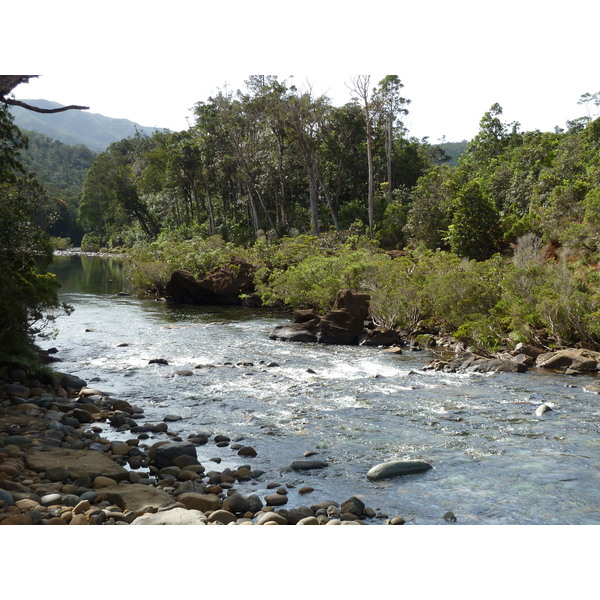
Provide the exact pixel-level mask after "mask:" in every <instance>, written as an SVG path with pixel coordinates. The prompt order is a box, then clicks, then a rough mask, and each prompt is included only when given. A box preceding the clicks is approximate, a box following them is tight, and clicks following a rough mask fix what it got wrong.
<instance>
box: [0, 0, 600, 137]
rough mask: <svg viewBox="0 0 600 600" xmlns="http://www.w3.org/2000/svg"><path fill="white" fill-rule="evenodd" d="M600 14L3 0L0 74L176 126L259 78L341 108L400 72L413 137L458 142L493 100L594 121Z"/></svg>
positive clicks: (559, 5) (467, 4) (544, 5)
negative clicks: (307, 87)
mask: <svg viewBox="0 0 600 600" xmlns="http://www.w3.org/2000/svg"><path fill="white" fill-rule="evenodd" d="M288 6H293V7H294V8H288ZM597 12H598V10H597V9H596V8H595V3H594V2H593V1H590V0H586V1H582V0H570V1H569V2H565V1H563V2H554V1H553V0H546V1H545V2H542V1H538V0H533V1H528V0H521V1H520V2H515V1H513V0H506V1H504V2H497V1H494V2H488V1H487V0H479V1H478V2H475V1H466V0H454V1H448V0H445V1H439V0H430V1H426V0H419V1H418V2H417V1H414V2H404V1H396V2H394V1H393V0H386V1H381V0H368V1H364V2H356V1H354V0H346V1H344V2H341V1H337V0H318V1H314V0H304V1H303V2H298V3H294V4H293V5H292V4H291V3H287V2H283V1H282V0H280V1H278V2H277V1H273V0H254V1H252V0H228V1H227V2H224V1H223V2H210V3H209V2H206V1H204V0H171V1H170V2H160V3H159V2H155V1H153V0H143V1H141V0H120V1H119V2H115V1H114V0H103V1H102V2H96V1H94V0H88V1H86V2H81V1H61V0H57V1H54V2H38V1H35V0H33V1H30V2H26V3H13V4H12V5H10V4H8V5H6V6H4V7H3V16H4V17H5V18H4V19H3V20H4V21H5V22H6V23H15V24H18V26H15V27H13V28H12V29H11V31H10V32H9V33H8V36H6V35H4V36H3V38H4V39H3V48H4V50H3V52H2V57H1V58H0V70H1V71H2V72H5V73H11V74H13V73H17V72H20V73H28V74H39V75H41V77H40V78H39V79H38V80H34V81H32V82H31V83H29V84H28V85H21V86H19V88H17V90H16V97H17V98H45V99H47V100H54V101H57V102H60V103H62V104H72V103H74V104H84V105H86V106H89V107H90V112H95V113H101V114H104V115H107V116H110V117H123V118H127V119H130V120H132V121H135V122H137V123H139V124H141V125H147V126H158V127H167V128H169V129H173V130H177V129H182V128H185V127H186V126H187V124H186V119H187V118H189V117H190V116H191V115H190V108H191V107H192V106H193V105H194V104H195V103H196V102H197V101H201V100H206V99H207V98H208V97H209V96H210V95H213V94H215V93H216V92H217V91H218V89H219V88H224V87H225V86H226V85H227V86H228V87H229V88H230V89H238V88H240V87H242V86H243V82H244V80H245V79H246V78H247V77H248V76H249V75H251V74H272V75H278V76H279V77H280V79H282V80H283V79H285V80H287V81H289V82H292V81H293V82H294V83H296V85H299V86H300V85H302V84H304V83H305V82H306V81H309V82H310V83H311V84H312V87H313V91H314V92H316V93H326V94H327V95H329V96H330V97H331V98H332V100H333V101H334V102H335V103H336V104H342V103H344V102H346V101H348V100H349V99H350V96H349V91H348V89H347V87H346V84H347V83H349V82H350V78H351V77H352V76H354V75H357V74H371V76H372V82H373V83H376V82H377V81H378V80H379V79H381V78H382V77H383V76H384V75H386V74H396V75H398V76H399V77H400V79H401V80H402V82H403V83H404V86H405V87H404V89H403V92H404V95H405V97H407V98H409V99H411V101H412V102H411V105H410V107H409V108H410V114H409V116H408V118H407V119H406V124H407V126H408V128H409V132H410V134H411V135H413V136H415V137H418V138H421V137H424V136H428V137H429V138H430V141H432V142H436V141H438V140H439V139H440V138H441V137H442V136H445V137H446V139H447V140H448V141H455V140H461V139H464V138H470V137H471V136H473V135H474V134H475V133H476V132H477V129H478V124H479V120H480V118H481V117H482V115H483V114H484V113H485V112H486V111H487V110H488V109H489V108H490V107H491V105H492V104H494V103H495V102H498V103H499V104H500V105H501V106H502V107H503V109H504V120H505V121H507V122H513V121H519V122H520V123H521V125H522V129H525V130H530V129H542V130H552V129H553V128H554V127H555V126H560V127H563V126H564V125H565V122H566V121H567V120H568V119H573V118H577V117H579V116H583V115H584V114H585V110H584V108H583V107H582V106H579V105H578V104H577V101H578V100H579V98H580V96H581V95H582V94H583V93H585V92H592V93H593V92H597V91H599V90H600V77H599V75H600V73H599V71H598V68H597V60H598V52H597V19H596V18H595V17H596V13H597ZM6 15H8V18H6ZM7 48H9V49H10V51H9V52H6V49H7ZM291 75H293V78H290V76H291Z"/></svg>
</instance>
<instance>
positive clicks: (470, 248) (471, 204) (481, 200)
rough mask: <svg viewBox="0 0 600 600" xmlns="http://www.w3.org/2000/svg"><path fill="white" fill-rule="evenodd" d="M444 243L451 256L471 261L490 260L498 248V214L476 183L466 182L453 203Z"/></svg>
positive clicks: (475, 181)
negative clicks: (446, 242)
mask: <svg viewBox="0 0 600 600" xmlns="http://www.w3.org/2000/svg"><path fill="white" fill-rule="evenodd" d="M452 210H453V216H452V223H451V225H450V227H449V228H448V231H449V233H448V241H449V242H450V248H451V249H452V252H455V253H456V254H458V255H459V256H463V257H467V258H472V259H475V260H485V259H487V258H490V256H491V255H492V254H493V252H494V251H495V250H496V249H497V247H498V239H499V232H498V220H499V218H498V213H497V211H496V209H495V208H494V206H493V204H492V203H491V202H490V200H489V198H488V197H487V196H486V195H485V194H484V192H483V191H482V189H481V185H480V183H479V182H478V181H477V180H473V181H469V182H468V183H467V184H466V185H464V186H463V187H462V188H461V189H460V190H459V191H458V194H457V195H456V197H455V198H454V202H453V207H452Z"/></svg>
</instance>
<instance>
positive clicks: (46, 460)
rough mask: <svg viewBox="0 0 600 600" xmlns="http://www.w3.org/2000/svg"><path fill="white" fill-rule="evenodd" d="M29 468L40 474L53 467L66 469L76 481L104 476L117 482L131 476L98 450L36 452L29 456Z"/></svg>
mask: <svg viewBox="0 0 600 600" xmlns="http://www.w3.org/2000/svg"><path fill="white" fill-rule="evenodd" d="M27 466H28V467H29V468H30V469H32V470H34V471H40V472H45V471H47V470H48V469H50V468H53V467H64V468H65V469H68V471H69V474H70V476H71V477H72V478H74V479H76V478H78V477H87V476H89V477H92V478H93V477H96V476H98V475H104V476H106V477H110V478H112V479H114V480H115V481H122V480H125V479H127V478H128V476H129V473H128V471H127V469H124V468H123V467H122V466H120V465H118V464H117V463H116V462H114V461H113V460H112V459H111V458H109V457H108V456H106V455H105V454H103V453H101V452H98V451H96V450H73V449H70V448H51V449H49V450H45V451H42V450H40V451H34V452H30V453H29V454H28V455H27Z"/></svg>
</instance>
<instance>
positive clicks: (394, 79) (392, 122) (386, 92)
mask: <svg viewBox="0 0 600 600" xmlns="http://www.w3.org/2000/svg"><path fill="white" fill-rule="evenodd" d="M403 87H404V84H403V83H402V82H401V81H400V79H399V77H398V75H386V76H385V77H384V78H383V79H382V80H381V81H380V82H379V89H378V91H377V93H378V94H379V97H380V109H381V113H382V117H383V119H382V120H383V123H384V126H385V155H386V166H387V189H386V195H387V201H388V203H390V202H391V201H392V190H393V187H394V185H393V181H392V156H393V146H394V140H395V132H396V130H397V129H399V130H400V131H401V132H402V130H403V127H404V126H403V124H402V122H401V121H399V119H400V116H401V115H407V114H408V109H407V108H406V107H407V106H408V104H410V100H407V99H406V98H403V97H402V96H401V95H400V91H401V90H402V88H403Z"/></svg>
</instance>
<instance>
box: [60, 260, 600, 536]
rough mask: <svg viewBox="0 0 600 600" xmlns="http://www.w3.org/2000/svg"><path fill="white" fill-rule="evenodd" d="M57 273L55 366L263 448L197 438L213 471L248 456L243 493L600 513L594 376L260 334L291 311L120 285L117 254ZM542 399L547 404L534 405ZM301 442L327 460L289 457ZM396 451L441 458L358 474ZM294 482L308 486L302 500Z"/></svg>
mask: <svg viewBox="0 0 600 600" xmlns="http://www.w3.org/2000/svg"><path fill="white" fill-rule="evenodd" d="M53 270H54V272H55V273H56V274H57V276H58V278H59V280H60V281H61V282H62V286H63V287H62V297H63V300H65V301H67V302H68V303H70V304H71V305H72V306H73V307H74V308H75V310H74V312H73V313H72V314H71V315H70V316H68V317H60V318H59V319H58V321H57V326H58V328H59V334H58V337H57V339H56V340H54V341H52V342H51V344H52V345H55V346H56V347H57V348H58V349H59V351H60V354H59V356H60V357H61V359H62V363H57V364H56V368H58V369H60V370H64V371H66V372H70V373H73V374H75V375H78V376H80V377H82V378H83V379H85V380H86V381H88V382H89V383H90V385H93V386H94V387H97V388H100V389H102V390H103V391H105V392H107V393H109V394H110V395H112V396H115V397H119V398H123V399H126V400H128V401H130V402H131V403H133V404H135V405H137V406H141V407H142V408H143V409H144V412H145V419H144V421H143V422H158V421H161V420H162V419H163V417H164V416H165V415H167V414H176V415H180V416H182V417H183V419H182V420H181V421H178V422H175V423H172V424H170V430H171V431H174V432H176V433H178V434H179V435H180V436H181V437H182V438H183V439H185V438H187V436H188V435H189V434H190V433H194V432H197V431H200V430H205V431H206V430H207V431H210V432H212V433H214V434H225V435H229V436H230V437H231V438H232V439H236V438H242V437H243V439H244V442H243V443H244V444H248V445H251V446H253V447H254V448H255V449H256V450H257V452H258V456H257V457H256V458H254V459H247V458H240V457H238V456H237V455H236V453H235V452H234V451H232V450H231V449H229V448H217V447H216V446H215V445H214V443H213V442H211V441H209V443H208V444H207V445H205V446H199V447H198V458H199V459H200V460H201V462H203V464H205V466H207V470H211V466H210V465H211V464H213V463H210V462H205V461H209V459H210V458H213V457H220V458H221V459H222V462H221V463H220V465H214V467H212V468H214V470H222V469H223V468H225V467H235V466H238V465H240V464H248V463H251V464H253V465H256V468H260V469H262V470H264V471H265V472H266V474H265V475H264V476H263V477H262V478H261V480H260V482H259V483H258V484H257V483H256V482H254V484H253V483H250V482H249V483H245V484H241V485H240V487H239V488H238V489H239V491H240V492H241V493H244V494H250V493H257V494H259V495H261V496H264V494H265V493H266V484H267V483H269V482H272V481H279V482H281V483H282V484H292V485H296V487H295V488H292V489H290V493H289V497H290V503H289V506H290V507H291V506H298V505H301V504H313V503H315V502H318V501H321V500H329V499H334V500H337V501H343V500H345V499H346V498H348V497H349V496H352V495H358V496H360V497H361V498H363V500H364V502H365V503H366V505H367V506H370V507H372V508H374V509H377V508H380V509H381V510H382V511H383V512H386V513H387V514H389V515H390V516H393V515H398V514H399V515H402V516H403V517H404V518H405V519H406V520H407V522H410V523H415V524H440V523H444V520H443V518H442V516H443V515H444V514H445V513H446V512H447V511H449V510H452V511H453V512H454V513H455V514H456V516H457V518H458V522H459V523H462V524H487V525H494V524H596V523H600V396H597V395H594V394H590V393H587V392H585V391H584V390H583V386H584V385H586V384H588V383H590V382H591V381H592V377H591V376H577V377H576V378H572V377H566V376H564V375H559V374H548V373H542V372H535V371H530V372H528V373H526V374H496V375H480V374H469V375H455V374H440V373H435V372H430V371H422V370H421V369H422V367H423V366H424V365H425V364H426V363H427V362H428V361H429V358H430V356H429V355H428V354H427V353H424V352H414V353H411V352H406V353H404V354H403V355H401V356H396V355H390V354H386V353H383V352H381V351H380V350H378V349H373V348H363V347H346V346H322V345H312V344H294V343H288V342H279V341H277V342H276V341H272V340H269V339H268V334H269V332H270V330H271V328H272V327H273V326H275V325H278V324H282V323H285V321H286V319H287V318H288V317H287V316H286V315H284V314H274V313H270V312H268V311H261V310H253V309H239V308H218V307H215V308H212V307H196V306H185V305H171V304H167V303H165V302H156V301H154V300H151V299H138V298H135V297H123V296H117V293H118V292H121V291H123V290H125V291H126V290H127V282H126V281H125V279H124V275H123V271H122V269H121V264H120V263H119V261H118V260H117V259H107V258H101V257H85V256H58V257H56V260H55V263H54V265H53ZM123 343H125V344H128V345H127V346H121V347H119V346H118V345H119V344H123ZM153 358H165V359H166V360H167V361H168V363H169V364H168V366H165V365H156V364H148V361H149V360H150V359H153ZM269 363H276V364H277V365H278V366H267V365H268V364H269ZM199 365H202V366H201V367H199V368H195V367H198V366H199ZM309 369H311V370H312V371H314V373H311V372H309ZM180 370H191V371H192V372H193V375H191V376H182V375H176V374H175V372H176V371H180ZM94 378H97V379H96V380H94V381H92V380H93V379H94ZM542 402H547V403H550V404H551V405H552V406H553V407H554V410H553V411H552V412H548V413H545V414H544V416H543V417H536V416H535V409H536V408H537V407H538V406H539V405H540V404H541V403H542ZM140 424H141V423H140ZM122 435H124V436H125V437H131V434H128V435H127V434H122ZM113 437H116V436H113ZM157 439H162V438H159V437H157ZM153 441H155V440H150V442H153ZM309 450H312V451H316V452H318V454H316V455H315V456H314V457H313V458H315V459H320V460H326V461H327V462H328V463H329V467H327V468H325V469H323V470H321V471H311V472H309V473H294V472H289V471H287V470H286V469H285V467H287V466H289V465H290V464H291V463H292V462H293V461H295V460H302V459H303V458H304V456H303V455H304V452H306V451H309ZM405 458H415V459H423V460H426V461H428V462H430V463H431V464H432V465H433V467H434V468H433V469H432V470H430V471H428V472H426V473H424V474H419V475H411V476H405V477H403V478H396V479H391V480H388V481H382V482H369V481H368V480H367V479H366V473H367V471H368V470H369V469H370V468H371V467H372V466H374V465H375V464H377V463H380V462H384V461H388V460H394V459H405ZM303 485H311V486H313V487H314V488H315V490H316V491H315V492H313V493H312V494H311V495H310V496H308V497H306V496H304V497H302V496H300V495H299V494H298V493H297V490H298V489H299V488H300V487H302V486H303Z"/></svg>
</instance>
